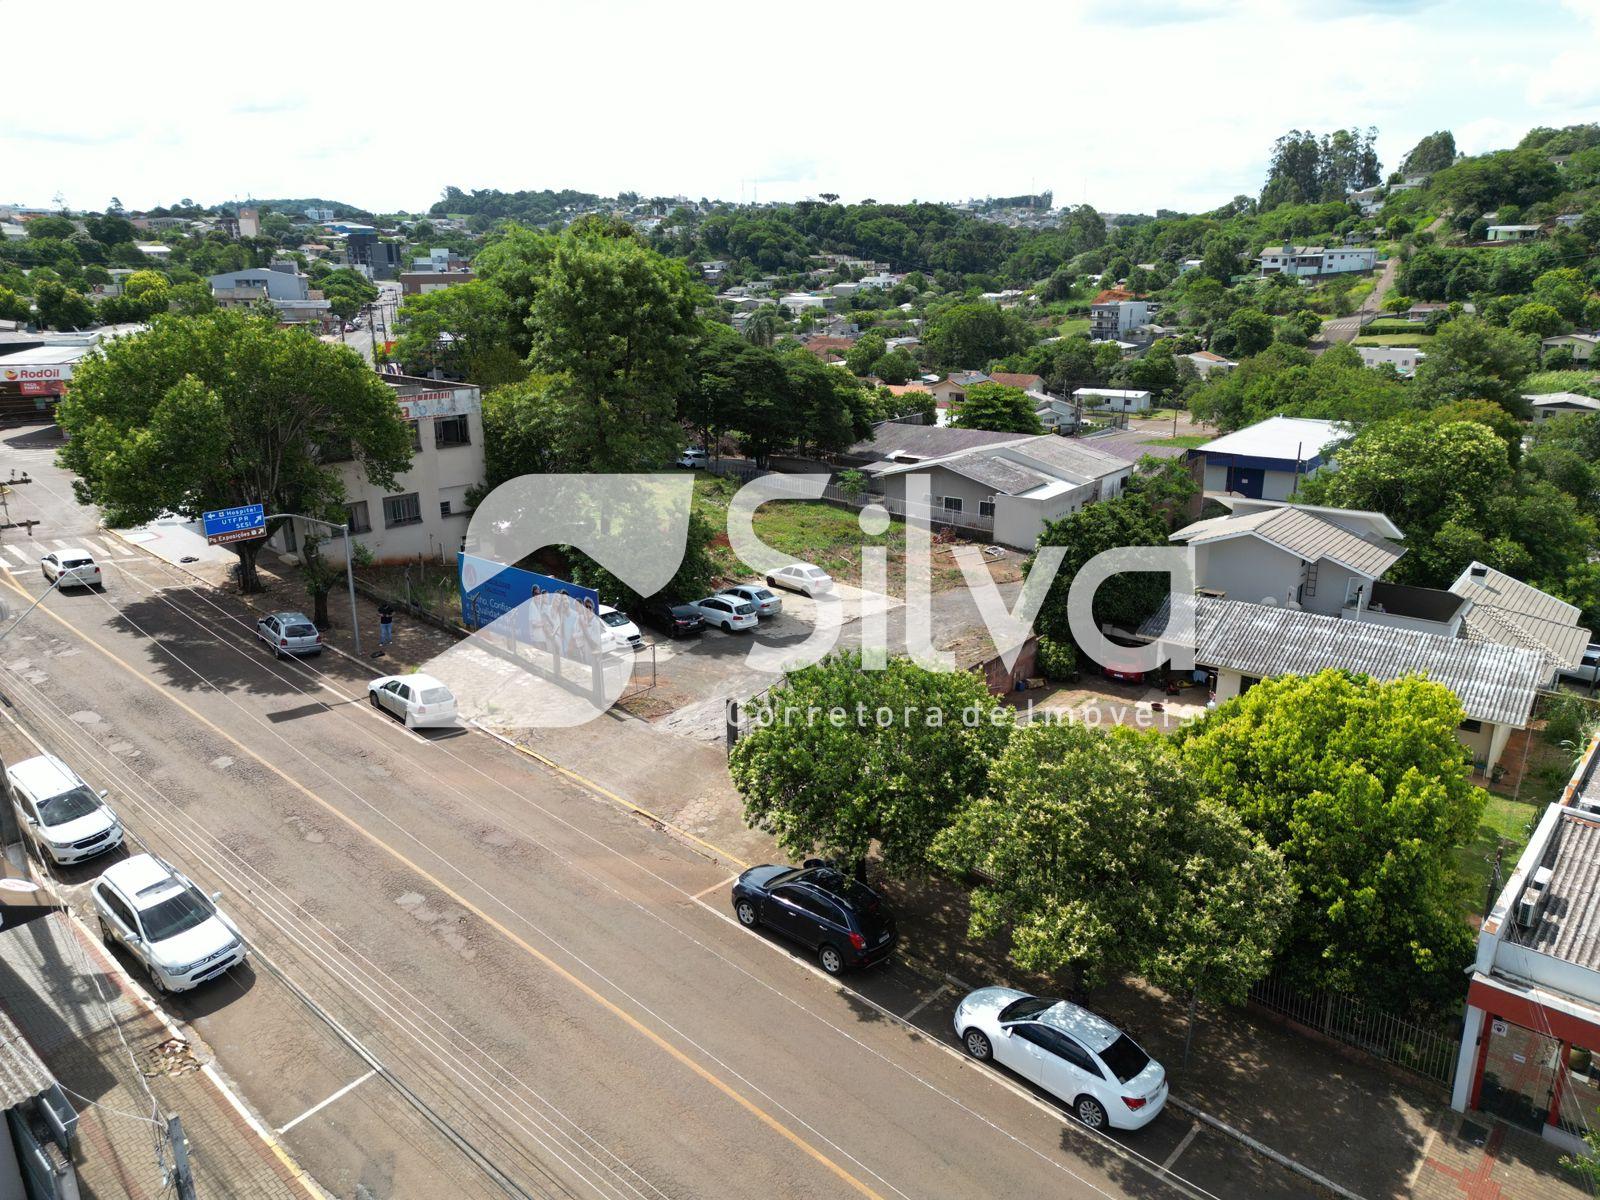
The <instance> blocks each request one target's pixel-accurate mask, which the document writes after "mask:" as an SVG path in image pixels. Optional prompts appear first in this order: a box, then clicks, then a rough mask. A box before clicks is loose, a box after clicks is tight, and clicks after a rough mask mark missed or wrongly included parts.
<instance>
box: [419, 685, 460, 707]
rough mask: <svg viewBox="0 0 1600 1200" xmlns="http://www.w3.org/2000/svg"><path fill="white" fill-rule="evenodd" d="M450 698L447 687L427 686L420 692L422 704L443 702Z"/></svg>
mask: <svg viewBox="0 0 1600 1200" xmlns="http://www.w3.org/2000/svg"><path fill="white" fill-rule="evenodd" d="M451 699H453V697H452V696H451V695H450V689H449V688H442V687H439V688H428V689H427V690H426V691H425V692H423V693H422V702H423V703H424V704H444V703H445V702H446V701H448V700H451Z"/></svg>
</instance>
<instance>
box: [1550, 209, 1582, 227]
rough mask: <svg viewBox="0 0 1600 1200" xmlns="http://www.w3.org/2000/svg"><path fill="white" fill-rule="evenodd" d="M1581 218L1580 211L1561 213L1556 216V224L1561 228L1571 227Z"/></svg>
mask: <svg viewBox="0 0 1600 1200" xmlns="http://www.w3.org/2000/svg"><path fill="white" fill-rule="evenodd" d="M1581 220H1583V214H1582V213H1581V212H1570V213H1562V214H1561V215H1560V216H1558V217H1556V225H1557V226H1559V227H1560V228H1562V229H1573V228H1575V227H1576V226H1577V224H1578V222H1579V221H1581Z"/></svg>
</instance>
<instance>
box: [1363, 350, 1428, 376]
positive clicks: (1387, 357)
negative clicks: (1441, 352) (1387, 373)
mask: <svg viewBox="0 0 1600 1200" xmlns="http://www.w3.org/2000/svg"><path fill="white" fill-rule="evenodd" d="M1355 350H1356V353H1357V354H1359V355H1361V365H1362V366H1364V367H1382V366H1390V367H1393V368H1394V369H1395V370H1396V371H1397V372H1398V373H1399V374H1400V375H1402V376H1404V377H1405V378H1407V379H1409V378H1410V377H1411V376H1412V375H1414V374H1416V370H1417V364H1418V363H1420V362H1421V361H1422V360H1423V359H1424V358H1426V357H1427V355H1426V354H1424V353H1423V352H1422V351H1421V350H1420V349H1419V348H1418V347H1416V346H1357V347H1356V348H1355Z"/></svg>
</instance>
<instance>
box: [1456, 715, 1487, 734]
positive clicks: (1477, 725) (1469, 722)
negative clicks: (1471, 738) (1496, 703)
mask: <svg viewBox="0 0 1600 1200" xmlns="http://www.w3.org/2000/svg"><path fill="white" fill-rule="evenodd" d="M1461 732H1462V733H1482V732H1483V722H1482V721H1474V720H1473V719H1472V718H1471V717H1468V718H1467V719H1466V720H1465V721H1463V722H1461Z"/></svg>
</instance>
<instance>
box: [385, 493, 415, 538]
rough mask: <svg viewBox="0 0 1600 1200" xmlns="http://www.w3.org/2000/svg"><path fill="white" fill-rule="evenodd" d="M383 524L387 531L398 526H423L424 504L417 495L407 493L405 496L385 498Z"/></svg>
mask: <svg viewBox="0 0 1600 1200" xmlns="http://www.w3.org/2000/svg"><path fill="white" fill-rule="evenodd" d="M383 524H384V527H385V528H387V529H393V528H395V527H396V526H397V525H420V524H422V504H421V502H420V501H419V500H418V498H417V493H415V492H407V493H406V494H405V495H404V496H385V497H384V498H383Z"/></svg>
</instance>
